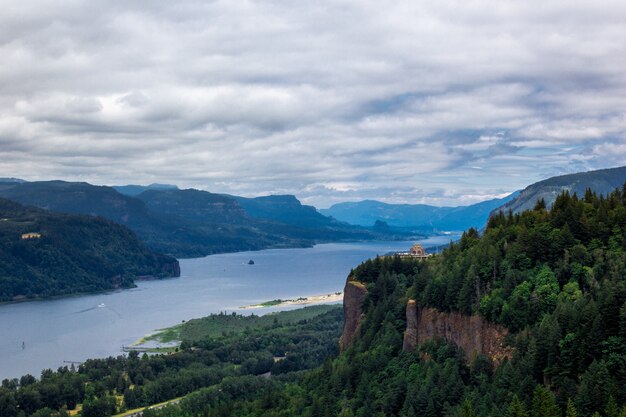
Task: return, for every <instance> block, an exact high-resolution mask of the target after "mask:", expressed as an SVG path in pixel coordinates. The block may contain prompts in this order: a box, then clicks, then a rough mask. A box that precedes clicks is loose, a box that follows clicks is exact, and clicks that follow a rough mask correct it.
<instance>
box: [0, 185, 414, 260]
mask: <svg viewBox="0 0 626 417" xmlns="http://www.w3.org/2000/svg"><path fill="white" fill-rule="evenodd" d="M0 197H3V198H7V199H10V200H13V201H17V202H19V203H21V204H25V205H30V206H35V207H40V208H44V209H47V210H52V211H58V212H63V213H76V214H89V215H93V216H102V217H105V218H107V219H109V220H112V221H114V222H116V223H119V224H122V225H125V226H128V227H129V228H130V229H132V230H133V231H134V232H135V233H136V234H137V235H138V236H139V238H140V239H141V240H143V241H144V242H145V243H146V245H147V246H148V247H150V248H151V249H153V250H156V251H159V252H162V253H168V254H172V255H174V256H177V257H196V256H205V255H208V254H211V253H218V252H235V251H243V250H257V249H263V248H270V247H303V246H311V245H313V244H315V243H319V242H329V241H349V240H352V241H354V240H374V239H393V238H397V237H399V236H403V237H405V238H408V237H409V236H408V235H406V234H400V233H398V232H390V231H385V230H378V229H376V230H375V229H373V228H370V229H368V228H365V227H360V226H354V225H349V224H347V223H342V222H340V221H337V220H335V219H331V218H328V217H326V216H323V215H322V214H320V213H318V212H317V211H316V210H315V208H314V207H311V206H304V205H302V204H300V202H299V201H298V200H297V199H296V198H295V197H294V196H269V197H257V198H243V197H235V196H230V195H222V194H214V193H210V192H207V191H200V190H194V189H187V190H180V189H178V188H177V187H176V186H170V185H160V184H153V185H151V186H136V185H131V186H118V187H106V186H95V185H91V184H88V183H84V182H81V183H77V182H65V181H40V182H16V181H10V182H0Z"/></svg>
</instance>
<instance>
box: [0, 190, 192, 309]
mask: <svg viewBox="0 0 626 417" xmlns="http://www.w3.org/2000/svg"><path fill="white" fill-rule="evenodd" d="M179 274H180V270H179V267H178V261H176V259H174V258H171V257H169V256H165V255H160V254H157V253H154V252H152V251H150V250H148V249H147V248H145V246H144V245H143V244H142V243H141V242H140V241H139V239H137V237H136V236H135V234H134V233H133V232H132V231H130V230H129V229H127V228H126V227H123V226H120V225H118V224H116V223H113V222H111V221H109V220H105V219H103V218H101V217H92V216H84V215H72V214H60V213H53V212H50V211H46V210H42V209H37V208H33V207H24V206H22V205H20V204H17V203H15V202H12V201H8V200H5V199H0V301H9V300H14V299H21V298H33V297H46V296H53V295H64V294H74V293H80V292H92V291H98V290H107V289H113V288H122V287H131V286H133V279H134V278H136V277H138V276H146V275H151V276H154V277H171V276H178V275H179Z"/></svg>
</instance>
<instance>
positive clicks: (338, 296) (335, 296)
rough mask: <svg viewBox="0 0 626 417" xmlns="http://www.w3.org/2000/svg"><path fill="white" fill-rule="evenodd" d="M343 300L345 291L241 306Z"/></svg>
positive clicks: (321, 302) (268, 305)
mask: <svg viewBox="0 0 626 417" xmlns="http://www.w3.org/2000/svg"><path fill="white" fill-rule="evenodd" d="M342 300H343V292H334V293H329V294H322V295H309V296H306V297H298V298H293V299H289V300H280V299H279V300H273V301H266V302H264V303H260V304H253V305H249V306H242V307H239V308H240V309H251V308H267V307H280V306H290V305H303V306H304V305H311V304H324V303H334V302H339V301H342Z"/></svg>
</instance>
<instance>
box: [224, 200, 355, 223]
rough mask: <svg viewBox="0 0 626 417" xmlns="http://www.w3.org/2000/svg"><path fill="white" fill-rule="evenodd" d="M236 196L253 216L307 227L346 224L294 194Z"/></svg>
mask: <svg viewBox="0 0 626 417" xmlns="http://www.w3.org/2000/svg"><path fill="white" fill-rule="evenodd" d="M234 198H235V199H236V200H237V202H238V203H239V204H240V205H241V207H243V209H244V210H245V211H246V213H247V214H248V215H249V216H250V217H252V218H256V219H265V220H273V221H279V222H282V223H285V224H289V225H292V226H299V227H305V228H318V227H338V226H339V227H341V226H345V225H340V224H339V223H338V222H337V221H336V220H333V219H331V218H329V217H327V216H324V215H322V214H320V213H319V212H318V211H317V209H316V208H315V207H313V206H307V205H303V204H302V203H300V201H299V200H298V199H297V198H296V197H295V196H293V195H270V196H264V197H256V198H245V197H234Z"/></svg>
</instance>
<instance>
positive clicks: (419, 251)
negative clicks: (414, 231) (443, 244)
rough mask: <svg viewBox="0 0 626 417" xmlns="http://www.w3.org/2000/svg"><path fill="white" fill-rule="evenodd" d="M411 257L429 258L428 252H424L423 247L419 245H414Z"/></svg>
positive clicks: (410, 253) (410, 252)
mask: <svg viewBox="0 0 626 417" xmlns="http://www.w3.org/2000/svg"><path fill="white" fill-rule="evenodd" d="M409 255H411V256H416V257H419V258H422V257H425V256H428V255H426V251H425V250H424V248H423V247H422V245H420V244H419V243H416V244H415V245H413V247H411V249H410V250H409Z"/></svg>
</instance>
